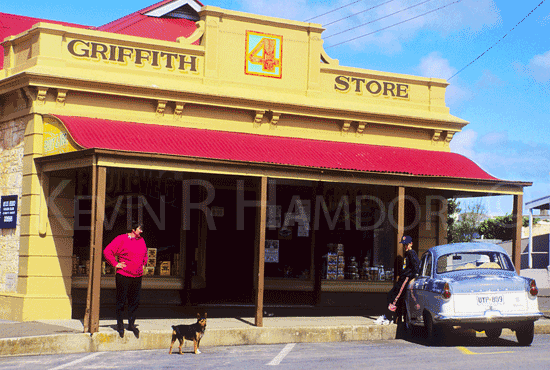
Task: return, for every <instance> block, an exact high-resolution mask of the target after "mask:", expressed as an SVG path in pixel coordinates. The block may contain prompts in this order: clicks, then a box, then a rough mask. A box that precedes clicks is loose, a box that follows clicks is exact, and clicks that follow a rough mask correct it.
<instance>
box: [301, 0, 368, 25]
mask: <svg viewBox="0 0 550 370" xmlns="http://www.w3.org/2000/svg"><path fill="white" fill-rule="evenodd" d="M361 1H363V0H357V1H354V2H353V3H349V4H348V5H343V6H341V7H339V8H336V9H333V10H331V11H328V12H326V13H323V14H321V15H317V16H315V17H313V18H309V19H306V20H305V21H304V22H309V21H311V20H312V19H315V18H320V17H322V16H324V15H327V14H330V13H334V12H335V11H337V10H340V9H344V8H347V7H348V6H350V5H353V4H355V3H360V2H361Z"/></svg>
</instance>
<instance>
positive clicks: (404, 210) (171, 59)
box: [0, 0, 530, 331]
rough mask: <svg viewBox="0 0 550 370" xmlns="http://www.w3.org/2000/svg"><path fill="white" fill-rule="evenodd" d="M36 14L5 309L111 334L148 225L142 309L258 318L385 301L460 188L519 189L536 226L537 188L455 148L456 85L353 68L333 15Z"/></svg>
mask: <svg viewBox="0 0 550 370" xmlns="http://www.w3.org/2000/svg"><path fill="white" fill-rule="evenodd" d="M3 16H6V15H3ZM26 21H28V22H30V23H28V24H29V27H28V28H26V29H24V30H21V31H19V32H17V33H13V32H12V33H10V34H9V35H8V37H6V38H5V39H4V41H3V43H2V46H3V48H4V64H3V69H2V70H0V112H1V120H0V130H1V131H0V132H1V136H0V137H1V140H2V141H1V143H2V151H1V152H0V157H1V158H0V160H1V162H2V164H1V165H0V176H1V179H2V180H1V183H0V195H1V196H6V197H9V196H12V197H11V198H6V199H13V198H14V197H13V196H14V195H15V196H16V197H15V199H17V214H16V217H17V222H16V225H12V226H10V227H7V228H4V229H2V234H1V239H0V243H1V247H2V251H3V252H2V253H3V254H2V260H1V261H0V264H1V265H0V318H2V319H9V320H20V321H26V320H36V319H69V318H71V317H74V318H82V317H83V316H84V315H86V320H87V321H86V323H85V325H88V327H89V329H90V330H92V331H93V328H94V325H97V317H98V315H102V316H104V315H106V314H105V313H104V312H107V311H104V309H105V307H107V306H108V305H109V304H110V303H112V301H111V302H110V301H109V297H111V296H113V294H111V290H112V289H114V275H113V273H112V272H113V271H112V269H111V268H110V267H109V266H108V265H106V264H105V263H103V261H102V249H103V248H104V247H105V246H106V245H107V244H108V243H109V242H110V241H111V240H112V239H113V238H114V237H115V236H116V235H118V234H120V233H123V232H125V231H126V227H127V224H128V220H130V219H132V218H138V219H140V220H142V221H143V222H144V224H145V232H144V239H145V241H146V243H147V246H148V248H149V251H150V257H151V258H150V263H149V267H148V269H147V275H146V276H145V277H144V282H143V289H144V291H143V295H142V305H150V306H153V307H155V305H156V306H158V307H171V306H174V307H196V306H201V305H202V306H204V307H207V306H208V305H222V306H223V305H228V306H230V305H244V306H247V305H250V306H251V307H255V308H256V320H257V321H256V323H257V324H258V325H261V316H262V312H263V310H262V307H263V305H264V304H265V305H282V306H285V305H296V306H300V305H307V306H321V307H328V306H331V305H332V306H335V307H344V308H345V307H355V308H360V309H364V310H370V309H375V308H380V307H383V306H384V303H385V293H386V292H387V291H388V290H389V289H390V288H391V286H392V283H391V279H392V277H393V274H395V270H394V261H395V260H396V259H397V257H398V255H399V249H398V240H400V237H401V236H402V235H404V234H406V235H411V236H412V237H413V240H414V241H415V244H414V248H415V250H417V252H418V253H419V254H421V253H422V252H424V251H425V250H426V249H428V248H429V247H432V246H434V245H437V244H443V243H446V241H447V236H446V208H447V199H449V198H453V197H455V198H460V197H477V196H490V195H511V196H513V197H514V210H513V214H514V215H515V216H516V217H518V218H519V219H520V220H521V209H522V205H523V200H522V194H523V187H525V186H529V185H530V183H525V182H513V181H503V180H500V179H497V178H494V177H493V176H491V175H489V174H487V173H486V172H485V171H483V170H482V169H481V168H479V167H478V166H477V165H476V164H474V163H473V162H472V161H470V160H469V159H467V158H465V157H463V156H461V155H458V154H454V153H451V152H450V149H449V143H450V141H451V140H452V138H453V135H454V134H455V133H456V132H459V131H460V130H461V129H462V128H463V127H464V126H465V125H466V124H467V122H466V121H464V120H462V119H460V118H457V117H454V116H453V115H451V114H450V113H449V108H448V107H447V106H446V105H445V89H446V87H447V86H448V83H447V82H446V81H445V80H441V79H436V78H424V77H416V76H410V75H401V74H394V73H386V72H379V71H372V70H367V69H358V68H350V67H345V66H340V65H339V63H338V61H337V60H335V59H331V58H330V57H329V56H328V55H327V54H326V53H325V51H324V49H323V38H322V32H323V28H321V26H320V25H318V24H313V23H303V22H295V21H289V20H284V19H278V18H271V17H264V16H257V15H253V14H246V13H241V12H235V11H229V10H224V9H220V8H216V7H210V6H202V4H200V3H198V2H196V1H183V0H169V1H163V2H161V3H158V4H156V5H153V6H151V7H149V8H147V9H144V10H142V11H140V12H136V13H133V14H130V15H129V16H127V17H125V18H123V19H121V20H117V21H115V22H113V23H110V24H108V25H105V26H102V27H97V28H93V27H82V26H79V27H77V26H75V25H68V24H60V23H59V22H46V21H36V20H35V21H34V22H31V21H29V19H27V20H26ZM13 22H16V21H15V20H13ZM21 22H22V21H21V20H20V22H19V24H21ZM510 211H512V210H510ZM516 230H517V232H516V235H517V237H516V239H515V242H514V243H516V244H515V247H514V256H513V258H514V261H515V263H516V266H519V263H518V261H519V260H518V258H519V244H518V243H519V241H520V235H519V232H520V231H521V223H520V224H519V226H518V227H516ZM100 297H101V304H100ZM112 299H114V298H112ZM99 307H101V309H102V311H101V313H100V311H99Z"/></svg>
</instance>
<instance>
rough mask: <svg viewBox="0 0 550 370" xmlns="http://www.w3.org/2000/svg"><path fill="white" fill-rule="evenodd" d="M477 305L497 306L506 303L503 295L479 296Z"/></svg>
mask: <svg viewBox="0 0 550 370" xmlns="http://www.w3.org/2000/svg"><path fill="white" fill-rule="evenodd" d="M476 298H477V304H478V305H480V306H496V305H499V304H503V303H504V298H503V297H502V296H501V295H478V296H477V297H476Z"/></svg>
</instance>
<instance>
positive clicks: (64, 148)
mask: <svg viewBox="0 0 550 370" xmlns="http://www.w3.org/2000/svg"><path fill="white" fill-rule="evenodd" d="M43 138H44V155H53V154H59V153H67V152H74V151H76V150H77V147H76V144H74V142H73V140H72V139H71V137H70V135H69V133H68V132H67V129H65V127H64V126H63V125H62V124H61V123H59V121H57V119H55V118H53V117H44V136H43Z"/></svg>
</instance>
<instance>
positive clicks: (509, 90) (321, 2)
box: [0, 0, 550, 214]
mask: <svg viewBox="0 0 550 370" xmlns="http://www.w3.org/2000/svg"><path fill="white" fill-rule="evenodd" d="M541 2H542V4H541ZM154 3H155V1H147V0H132V1H129V0H119V1H115V2H112V1H109V2H108V1H105V0H96V1H94V2H75V1H66V0H48V1H39V0H25V1H24V2H23V1H22V2H7V3H4V4H2V5H0V12H5V13H12V14H20V15H26V16H31V17H38V18H46V19H54V20H60V21H66V22H73V23H78V24H85V25H90V26H99V25H102V24H105V23H108V22H110V21H113V20H115V19H118V18H120V17H122V16H124V15H126V14H129V13H131V12H134V11H137V10H140V9H143V8H145V7H147V6H149V5H152V4H154ZM203 3H204V4H205V5H213V6H219V7H222V8H226V9H232V10H238V11H244V12H250V13H255V14H263V15H270V16H275V17H279V18H286V19H292V20H297V21H306V20H309V19H310V18H313V17H316V16H318V15H321V14H324V13H327V12H329V11H332V10H334V9H337V8H340V7H342V8H341V9H339V10H337V11H334V12H331V13H330V14H327V15H324V16H322V17H318V18H315V19H313V20H311V22H316V23H320V24H322V25H326V27H325V28H326V31H325V32H324V33H323V38H324V39H325V44H324V45H325V50H326V51H327V53H328V55H329V56H330V57H332V58H335V59H338V60H339V61H340V64H341V65H347V66H352V67H359V68H365V69H372V70H380V71H386V72H396V73H404V74H412V75H418V76H426V77H440V78H445V79H449V78H450V77H451V76H453V75H454V74H455V73H457V72H458V71H460V70H461V69H463V68H464V67H466V68H465V69H464V70H462V71H461V72H460V73H459V74H458V75H456V76H454V77H453V78H452V79H450V80H449V82H450V84H451V85H450V86H449V87H448V88H447V95H446V102H447V105H448V106H449V108H450V110H451V114H453V115H455V116H457V117H460V118H462V119H465V120H467V121H469V122H470V124H469V125H467V126H466V127H465V128H464V130H463V131H462V132H461V133H458V134H457V135H455V136H454V138H453V140H452V142H451V150H452V151H453V152H456V153H460V154H463V155H465V156H467V157H468V158H470V159H472V160H474V161H475V162H476V163H478V164H479V165H480V166H481V167H482V168H483V169H485V170H486V171H487V172H489V173H491V174H492V175H494V176H496V177H498V178H501V179H505V180H516V181H528V182H533V186H531V187H527V188H525V192H524V202H528V201H530V200H534V199H538V198H541V197H544V196H547V195H550V38H549V37H548V35H550V0H524V1H492V0H461V1H457V0H427V1H426V0H364V1H355V0H337V1H329V0H309V1H306V0H272V1H267V0H235V1H230V0H203ZM348 4H351V5H350V6H345V5H348ZM537 6H538V7H537ZM370 8H372V9H370ZM406 8H408V9H407V10H404V11H402V10H403V9H406ZM438 8H441V9H439V10H436V9H438ZM535 8H536V10H534V11H533V12H531V11H532V10H533V9H535ZM369 9H370V10H369ZM432 10H435V11H433V12H431V13H428V12H430V11H432ZM394 13H395V14H394ZM424 13H428V14H425V15H423V14H424ZM392 14H393V15H392ZM528 14H530V15H529V16H527V15H528ZM526 16H527V17H526ZM412 18H414V19H412ZM332 22H334V23H332ZM520 22H521V23H520ZM329 23H332V24H330V25H329ZM398 23H400V24H398ZM518 23H519V24H518ZM395 24H398V25H396V26H393V25H395ZM361 25H363V26H361ZM358 26H359V27H358ZM354 27H356V28H354ZM350 28H354V29H352V30H351V31H347V32H343V31H346V30H348V29H350ZM381 29H383V30H382V31H379V30H381ZM376 31H379V32H376ZM339 32H342V33H340V34H338V35H335V36H332V37H331V35H333V34H336V33H339ZM369 33H371V34H370V35H367V36H364V37H361V36H363V35H366V34H369ZM352 38H355V40H352V41H349V40H350V39H352ZM337 44H339V45H337ZM489 48H490V50H489V51H487V52H486V53H485V54H484V55H483V56H482V57H480V58H479V59H477V60H476V58H478V57H479V56H480V55H481V54H482V53H484V52H485V51H486V50H487V49H489ZM474 60H475V61H474ZM472 61H474V62H473V63H472V64H470V65H469V63H471V62H472ZM489 199H490V200H488V199H486V200H485V205H486V208H487V210H488V213H490V214H505V213H511V212H512V197H511V196H504V197H491V198H489Z"/></svg>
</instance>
